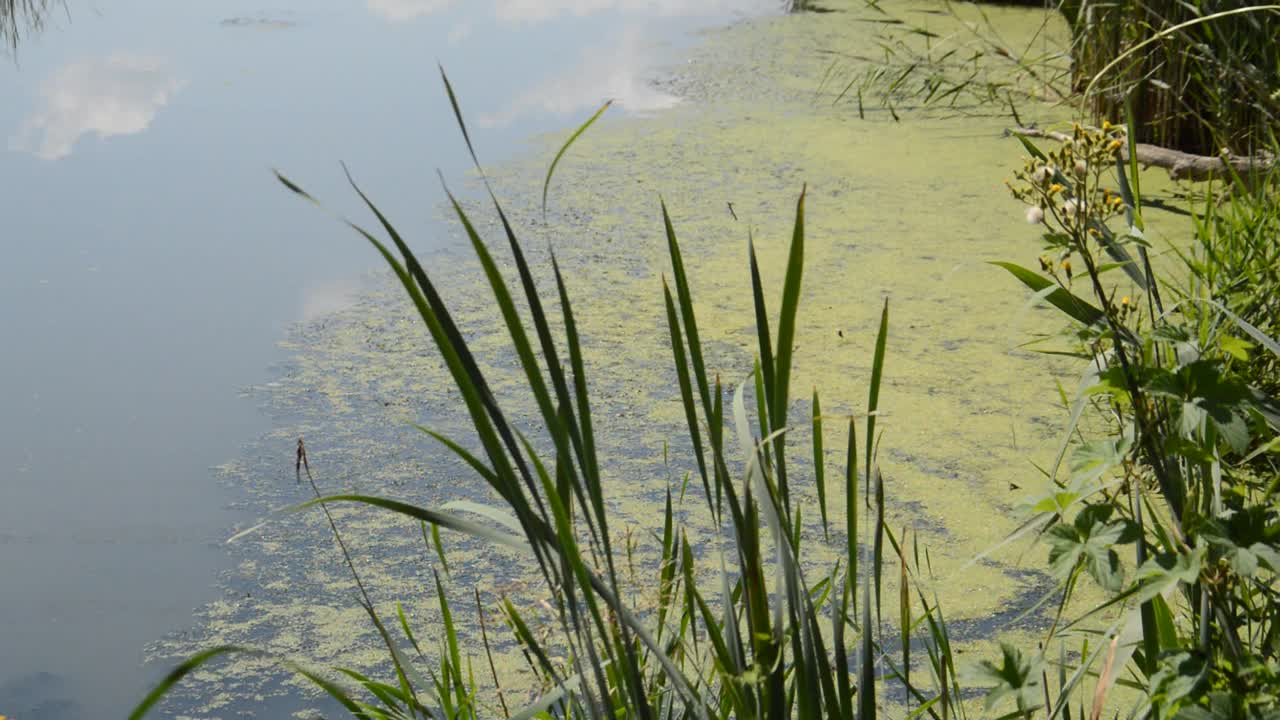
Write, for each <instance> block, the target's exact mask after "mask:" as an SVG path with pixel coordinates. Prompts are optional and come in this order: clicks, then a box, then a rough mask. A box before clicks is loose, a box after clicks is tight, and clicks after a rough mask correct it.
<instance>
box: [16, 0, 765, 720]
mask: <svg viewBox="0 0 1280 720" xmlns="http://www.w3.org/2000/svg"><path fill="white" fill-rule="evenodd" d="M777 5H778V4H777V3H775V2H772V1H771V0H722V1H718V2H711V3H707V2H687V1H685V0H661V1H658V0H654V1H652V2H641V1H632V0H618V1H616V2H611V1H609V0H595V1H592V2H581V1H575V0H495V1H493V2H483V3H461V2H450V1H449V0H368V2H367V3H361V2H358V1H357V0H344V1H339V0H307V1H306V2H302V1H300V0H286V1H283V2H277V3H272V4H269V5H264V4H262V3H260V2H246V1H240V0H224V1H220V2H201V3H187V2H182V3H173V2H157V1H155V0H121V1H120V2H113V3H110V4H109V5H98V4H93V3H80V2H75V1H74V0H68V2H67V3H66V4H65V8H63V7H55V8H54V9H53V10H52V12H51V13H50V15H49V16H48V17H47V18H46V21H45V27H44V29H43V31H42V32H40V33H36V34H30V35H25V36H24V37H23V39H22V41H21V43H20V45H19V46H18V48H17V50H16V53H14V54H13V55H12V56H11V57H5V58H3V59H0V95H2V96H3V97H4V98H5V101H4V102H3V103H0V141H2V142H3V145H0V207H2V208H3V214H4V218H5V220H4V228H3V230H2V231H0V233H2V234H3V235H2V236H3V251H4V261H3V263H0V337H2V338H3V339H2V341H0V342H2V346H3V351H2V352H0V714H4V715H8V716H11V717H17V718H22V719H23V720H30V719H32V718H99V717H118V716H120V715H122V714H123V712H124V709H125V708H127V707H128V706H129V705H130V704H131V703H132V702H134V701H136V699H137V698H139V697H140V695H141V692H142V690H143V688H144V687H145V686H146V684H147V682H148V681H149V680H151V679H153V678H155V677H156V676H157V673H159V672H160V671H161V670H162V669H163V668H162V667H161V666H150V667H147V666H143V664H142V659H143V658H142V648H143V647H144V646H145V645H146V644H148V643H150V642H153V641H155V640H157V639H159V638H161V637H163V636H165V635H167V634H171V633H180V634H181V633H185V632H186V631H187V630H188V629H189V628H190V627H191V626H192V623H193V620H192V615H191V613H192V611H193V609H194V608H196V607H199V606H202V605H204V604H205V603H208V602H210V601H212V600H215V599H217V598H219V597H221V596H222V595H223V594H224V593H225V592H227V591H226V589H225V583H223V582H220V581H219V573H220V572H224V571H225V570H226V568H227V567H228V566H229V563H231V560H229V559H228V555H227V551H226V549H225V548H224V546H223V542H222V541H223V540H224V539H225V537H226V536H227V534H228V529H229V528H231V527H233V526H236V525H237V524H238V523H242V522H243V521H245V519H246V518H251V517H254V516H256V514H257V513H258V512H259V508H258V507H257V506H256V505H255V504H253V503H251V502H249V501H248V500H246V498H245V496H244V494H243V493H242V492H241V491H240V489H239V488H235V487H227V486H226V485H225V484H223V483H219V482H218V480H217V479H216V476H215V473H214V472H212V471H211V470H210V468H211V467H214V466H219V465H223V464H224V463H226V462H228V461H229V460H234V459H236V458H239V457H242V455H243V452H244V451H242V449H241V448H242V446H243V445H244V443H245V442H247V441H249V440H251V439H253V438H257V437H259V436H262V435H263V434H264V433H267V432H268V431H269V430H270V429H271V428H272V423H273V420H272V419H271V417H270V416H268V415H265V414H263V413H262V412H260V411H259V409H258V408H257V407H256V402H255V401H254V400H252V399H246V398H245V397H243V396H242V393H241V390H242V388H244V387H246V386H248V385H254V384H260V383H262V382H264V381H265V380H267V379H268V378H269V377H270V376H271V375H270V374H269V371H268V369H269V368H270V367H271V366H272V365H273V364H276V363H278V362H280V361H281V360H282V358H283V357H284V356H283V355H282V354H281V351H280V350H279V349H278V348H277V342H278V341H279V340H280V339H281V338H282V337H284V336H285V334H286V331H287V329H288V328H289V327H291V326H292V325H293V324H295V323H298V322H310V321H314V320H316V319H317V318H321V317H324V316H326V315H327V314H329V313H332V312H334V311H336V310H339V309H341V308H346V307H350V306H351V305H352V303H353V302H354V300H355V298H357V297H358V296H359V292H360V290H361V288H362V287H363V286H364V284H365V283H366V279H365V276H364V274H365V272H366V271H367V270H368V269H369V268H371V267H373V265H374V258H373V257H372V256H371V255H370V254H369V253H368V251H367V249H366V248H365V247H363V246H362V245H361V244H360V243H359V242H358V241H356V240H355V239H354V238H353V237H351V236H350V234H349V233H348V232H345V231H344V230H343V229H342V228H340V227H338V226H337V225H336V224H335V223H332V222H331V221H329V220H328V219H327V218H326V217H324V216H323V215H322V214H320V213H316V212H313V211H310V210H309V209H308V208H306V207H304V206H302V205H301V204H299V203H298V202H297V200H296V198H293V197H291V196H289V195H288V193H286V192H284V191H283V190H282V189H280V188H279V187H278V185H276V184H275V182H274V180H273V179H272V178H271V176H270V172H269V169H270V168H272V167H278V168H281V169H283V170H285V171H287V172H288V173H289V174H290V175H292V176H294V177H296V178H298V179H300V180H305V181H306V184H307V186H308V188H310V189H312V190H313V191H315V192H316V194H318V195H321V196H323V197H326V198H330V199H332V200H334V201H335V205H336V207H337V208H338V209H340V210H352V211H353V210H355V207H354V205H352V204H351V202H350V197H351V196H350V193H348V192H346V190H345V186H344V182H345V181H344V180H343V178H342V175H341V172H340V170H339V168H338V166H337V162H338V161H339V160H343V159H345V160H347V161H348V162H349V163H350V165H351V168H352V170H353V172H354V173H355V174H356V175H357V177H359V178H360V179H361V180H362V182H363V183H364V185H365V187H366V188H367V189H368V190H369V191H370V192H371V193H372V194H373V195H374V196H375V197H377V198H378V200H379V202H380V203H381V204H382V205H383V207H384V208H385V209H386V210H387V211H388V212H390V213H391V214H392V215H393V216H395V217H397V218H399V219H401V220H403V221H404V222H406V223H409V224H411V225H413V226H414V227H415V228H417V229H418V232H417V233H415V237H416V238H417V240H416V242H417V243H418V244H419V245H420V246H424V247H432V246H435V245H439V244H441V243H444V242H445V240H444V238H446V237H447V235H446V233H445V232H443V231H437V230H436V228H439V227H440V226H439V225H438V224H437V219H436V218H437V214H438V210H437V204H436V200H435V199H434V198H436V197H437V195H438V193H436V192H435V187H436V185H435V182H436V181H435V179H434V175H433V171H434V169H436V168H440V169H442V170H443V171H444V173H445V175H446V176H449V177H452V178H459V177H461V176H462V175H463V170H464V169H465V168H466V167H467V164H468V161H467V160H466V157H465V153H464V150H463V146H462V144H461V143H460V142H459V137H458V134H457V132H456V129H455V127H454V125H453V122H452V118H451V117H450V115H449V111H448V108H447V105H446V104H445V103H444V102H443V101H442V98H443V96H442V93H441V92H440V89H439V88H440V85H439V78H438V73H437V69H436V63H437V62H440V63H442V64H444V65H445V66H446V67H447V68H448V69H449V71H450V74H451V77H452V80H453V82H454V83H455V86H456V87H457V88H458V90H459V93H460V96H461V99H462V101H463V103H464V105H465V106H466V107H467V109H468V110H469V112H470V115H471V118H472V132H473V137H475V139H476V140H477V142H478V143H479V144H480V146H481V147H482V152H483V155H484V156H485V157H486V158H487V159H488V160H490V161H494V162H496V161H500V160H502V159H503V158H505V157H507V156H509V155H511V154H512V153H513V152H515V151H517V150H518V149H520V148H522V147H524V146H523V144H522V142H523V139H524V138H526V137H528V136H529V135H530V134H532V133H537V132H543V131H548V130H552V129H557V128H563V127H566V126H568V125H570V124H576V123H577V122H579V121H580V120H581V118H583V117H585V116H586V114H588V113H589V112H590V110H591V109H593V108H594V107H596V106H598V105H599V104H600V103H601V102H602V101H603V100H604V99H605V98H608V97H612V98H615V99H617V100H619V101H620V102H619V104H620V106H621V108H622V109H623V110H624V111H625V112H629V113H633V114H646V113H653V112H657V111H660V110H663V109H666V108H670V107H672V106H674V105H675V104H677V103H678V102H679V101H678V98H677V97H676V96H674V95H672V94H669V93H666V92H663V91H661V90H659V89H657V88H656V87H655V86H654V85H653V84H652V83H650V82H649V80H648V78H650V77H651V75H652V69H653V67H654V65H655V64H656V63H659V62H662V61H664V58H666V57H668V55H669V53H670V52H671V51H672V49H673V47H674V48H678V47H683V46H687V45H688V44H689V43H690V42H691V41H692V39H691V35H690V33H691V32H692V31H693V30H695V29H697V28H700V27H704V26H708V25H717V24H723V23H725V22H729V21H732V20H734V19H736V18H740V17H744V16H750V15H755V14H759V13H765V12H774V11H776V10H777ZM280 444H281V447H283V448H284V451H283V452H284V454H286V455H287V452H288V448H289V446H290V439H288V438H280ZM268 450H269V452H270V453H272V454H271V455H270V457H271V458H273V459H274V458H275V457H276V455H275V454H274V453H275V452H276V451H277V450H279V448H277V447H275V446H272V447H270V448H268ZM268 450H264V451H262V452H268ZM249 452H257V451H254V450H250V451H249ZM264 472H265V473H266V474H267V475H266V477H265V479H264V482H268V483H281V484H286V483H292V477H291V475H290V473H289V472H288V468H287V464H282V465H271V466H269V467H267V468H266V469H265V470H264Z"/></svg>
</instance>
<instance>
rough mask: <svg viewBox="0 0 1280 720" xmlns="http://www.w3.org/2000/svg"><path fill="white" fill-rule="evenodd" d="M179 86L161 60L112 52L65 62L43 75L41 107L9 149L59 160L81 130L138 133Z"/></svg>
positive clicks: (103, 135)
mask: <svg viewBox="0 0 1280 720" xmlns="http://www.w3.org/2000/svg"><path fill="white" fill-rule="evenodd" d="M181 87H182V83H181V82H180V81H179V80H178V79H177V78H176V77H175V76H174V74H173V72H172V71H171V70H170V69H169V67H168V63H167V62H166V61H165V60H164V59H163V58H158V57H150V56H145V55H135V54H131V53H116V54H114V55H110V56H108V57H106V58H100V59H96V60H80V61H76V62H72V63H69V64H67V65H65V66H63V67H62V69H60V70H58V71H57V72H55V73H54V74H53V75H51V76H49V77H48V78H47V79H45V81H44V83H43V84H42V86H41V88H40V96H41V98H42V100H43V103H42V106H41V107H40V109H39V110H36V111H35V112H33V113H31V114H30V115H28V116H27V118H26V120H25V121H23V123H22V127H21V128H20V129H19V130H18V132H17V133H16V134H14V135H13V137H11V138H9V148H10V149H11V150H19V151H25V152H31V153H34V154H35V155H37V156H39V157H41V158H43V159H45V160H57V159H59V158H63V157H66V156H67V155H70V154H71V151H72V148H74V146H75V144H76V141H78V140H79V139H80V136H81V135H84V134H85V133H96V134H97V135H98V137H100V138H108V137H111V136H113V135H132V134H135V133H140V132H142V131H143V130H146V129H147V127H148V126H150V125H151V122H152V121H153V120H154V119H155V116H156V112H157V111H159V109H160V108H162V107H164V106H165V105H167V104H168V103H169V99H170V98H171V97H172V95H173V94H174V93H175V92H177V91H178V89H179V88H181Z"/></svg>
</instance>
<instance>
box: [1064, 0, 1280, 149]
mask: <svg viewBox="0 0 1280 720" xmlns="http://www.w3.org/2000/svg"><path fill="white" fill-rule="evenodd" d="M1061 8H1062V12H1063V14H1064V15H1065V16H1066V17H1067V20H1068V22H1069V23H1070V25H1071V29H1072V38H1073V39H1072V44H1071V56H1072V61H1073V63H1072V74H1073V85H1074V89H1075V91H1077V92H1081V91H1084V90H1085V89H1086V87H1089V86H1091V85H1092V89H1091V91H1090V92H1089V93H1088V95H1087V97H1085V98H1084V99H1085V102H1086V103H1087V104H1088V106H1089V109H1090V111H1091V112H1092V113H1093V115H1094V117H1095V118H1096V120H1097V121H1098V122H1100V121H1101V120H1104V119H1105V120H1109V121H1111V122H1114V123H1119V122H1122V121H1123V120H1124V118H1125V117H1126V110H1125V107H1126V103H1128V104H1129V105H1131V106H1132V108H1134V112H1135V113H1136V115H1135V120H1136V123H1135V126H1136V131H1137V138H1138V140H1139V141H1140V142H1147V143H1153V144H1156V145H1161V146H1165V147H1170V148H1176V149H1180V150H1184V151H1187V152H1193V153H1199V154H1204V155H1217V154H1218V153H1219V151H1220V149H1221V148H1227V149H1229V150H1230V151H1232V152H1234V153H1236V154H1241V155H1250V154H1253V153H1254V152H1256V151H1257V150H1258V149H1260V148H1265V147H1268V146H1269V145H1270V143H1271V141H1272V140H1273V138H1274V135H1275V131H1276V129H1277V127H1280V46H1277V43H1276V37H1278V36H1280V6H1276V5H1254V4H1251V3H1246V2H1240V1H1238V0H1229V1H1228V2H1209V1H1208V0H1189V1H1188V2H1160V3H1147V2H1140V1H1137V0H1125V1H1123V2H1093V1H1092V0H1083V1H1081V0H1067V1H1066V2H1064V3H1063V4H1062V6H1061ZM1095 78H1096V79H1097V80H1096V81H1095Z"/></svg>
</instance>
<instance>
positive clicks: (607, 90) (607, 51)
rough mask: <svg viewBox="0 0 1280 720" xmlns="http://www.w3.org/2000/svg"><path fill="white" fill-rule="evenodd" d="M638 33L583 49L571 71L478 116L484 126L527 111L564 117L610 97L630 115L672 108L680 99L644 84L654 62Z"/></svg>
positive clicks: (650, 49) (627, 32) (628, 31)
mask: <svg viewBox="0 0 1280 720" xmlns="http://www.w3.org/2000/svg"><path fill="white" fill-rule="evenodd" d="M653 50H654V48H653V47H652V45H649V44H646V42H645V37H644V35H643V34H642V32H641V31H639V30H637V29H636V28H634V27H629V28H627V29H626V30H624V31H623V33H622V35H621V36H620V37H619V38H617V39H616V40H615V41H613V42H611V43H609V44H608V45H607V46H602V47H594V48H589V49H588V50H587V51H586V52H584V53H583V57H582V58H581V60H580V61H579V62H578V63H577V66H576V67H575V69H574V71H573V72H572V73H568V74H566V75H561V76H557V77H550V78H547V79H545V80H543V81H542V82H540V83H538V84H537V85H535V86H533V87H532V88H531V89H529V90H528V91H526V92H523V93H521V94H520V95H519V96H517V97H516V99H515V100H513V101H512V102H511V103H510V104H508V105H507V107H505V108H503V109H502V110H500V111H498V112H495V113H485V114H483V115H481V116H480V118H479V120H480V124H481V125H484V126H488V127H495V126H502V125H507V124H509V123H511V122H512V121H514V120H515V119H516V118H518V117H519V116H521V115H523V114H526V113H529V112H547V113H554V114H560V115H564V114H569V113H574V112H577V111H579V110H583V109H587V108H592V107H595V106H598V105H600V104H601V103H603V102H604V101H605V100H606V99H609V98H613V100H614V101H615V102H617V103H618V104H619V105H621V106H622V107H624V108H626V109H627V110H628V111H630V112H638V113H644V112H654V111H657V110H665V109H667V108H671V107H674V106H675V105H677V104H678V103H679V102H680V98H678V97H676V96H675V95H671V94H669V93H665V92H662V91H661V90H659V89H658V88H656V87H654V86H653V85H652V84H651V83H650V82H649V80H648V79H647V75H648V71H649V70H651V69H652V67H653V65H654V63H655V61H656V60H657V59H658V57H655V53H654V52H653Z"/></svg>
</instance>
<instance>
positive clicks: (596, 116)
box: [542, 100, 613, 221]
mask: <svg viewBox="0 0 1280 720" xmlns="http://www.w3.org/2000/svg"><path fill="white" fill-rule="evenodd" d="M612 104H613V100H606V101H605V103H604V104H603V105H601V106H600V109H599V110H597V111H596V112H595V114H594V115H592V116H591V117H590V118H589V119H588V120H587V121H586V122H584V123H582V125H579V126H578V129H577V130H574V131H573V134H572V135H570V136H569V139H568V140H565V141H564V145H561V146H560V150H559V152H557V153H556V157H555V159H554V160H552V161H551V167H549V168H547V179H546V180H544V181H543V182H542V218H543V220H544V221H545V220H546V217H547V190H548V189H549V188H550V187H551V176H552V175H554V174H555V172H556V166H557V165H559V164H560V158H562V157H564V154H565V152H567V151H568V150H569V146H570V145H572V144H573V143H574V141H576V140H577V139H578V136H579V135H582V133H584V132H586V131H587V128H589V127H591V125H592V124H593V123H595V121H596V120H598V119H600V116H601V115H603V114H604V111H605V110H608V109H609V106H610V105H612Z"/></svg>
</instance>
